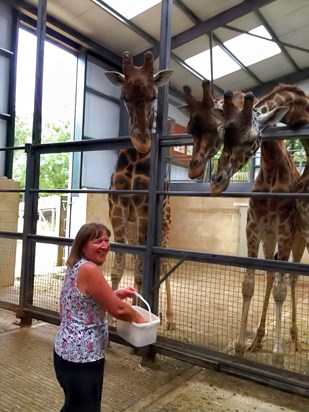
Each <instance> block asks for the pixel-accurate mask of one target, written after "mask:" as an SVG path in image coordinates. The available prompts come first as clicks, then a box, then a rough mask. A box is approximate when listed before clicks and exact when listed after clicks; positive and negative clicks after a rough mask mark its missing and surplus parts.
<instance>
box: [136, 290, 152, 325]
mask: <svg viewBox="0 0 309 412" xmlns="http://www.w3.org/2000/svg"><path fill="white" fill-rule="evenodd" d="M134 294H135V296H136V297H137V298H139V299H140V300H141V301H143V302H144V303H145V305H146V306H147V309H148V311H149V322H151V309H150V306H149V303H148V302H147V300H145V299H144V298H143V296H142V295H140V294H139V293H137V292H135V293H134Z"/></svg>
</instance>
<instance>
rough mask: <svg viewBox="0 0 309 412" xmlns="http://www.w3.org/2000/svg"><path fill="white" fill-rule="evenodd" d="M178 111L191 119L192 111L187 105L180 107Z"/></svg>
mask: <svg viewBox="0 0 309 412" xmlns="http://www.w3.org/2000/svg"><path fill="white" fill-rule="evenodd" d="M177 109H178V110H180V111H181V113H183V114H184V115H186V116H188V117H190V115H191V110H190V107H189V106H188V105H187V104H183V105H181V106H178V107H177Z"/></svg>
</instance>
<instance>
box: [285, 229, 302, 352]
mask: <svg viewBox="0 0 309 412" xmlns="http://www.w3.org/2000/svg"><path fill="white" fill-rule="evenodd" d="M305 248H306V240H305V238H304V237H303V234H302V233H301V232H299V231H297V232H296V233H295V237H294V239H293V244H292V255H293V262H300V261H301V258H302V256H303V253H304V250H305ZM289 279H290V287H291V305H292V319H291V327H290V335H291V339H292V342H294V345H295V352H301V345H300V342H299V339H298V329H297V322H296V321H297V307H296V285H297V279H298V276H297V275H296V274H291V275H290V276H289Z"/></svg>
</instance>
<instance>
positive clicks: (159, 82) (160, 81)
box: [153, 69, 174, 87]
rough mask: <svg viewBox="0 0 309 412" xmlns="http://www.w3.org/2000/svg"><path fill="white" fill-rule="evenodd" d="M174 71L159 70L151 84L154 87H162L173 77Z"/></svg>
mask: <svg viewBox="0 0 309 412" xmlns="http://www.w3.org/2000/svg"><path fill="white" fill-rule="evenodd" d="M173 74H174V70H172V69H166V70H160V71H159V72H158V73H156V74H154V75H153V82H154V84H155V86H157V87H161V86H164V85H165V84H166V83H167V82H168V81H169V79H170V78H171V77H172V76H173Z"/></svg>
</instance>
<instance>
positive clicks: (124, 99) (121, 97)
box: [120, 96, 129, 103]
mask: <svg viewBox="0 0 309 412" xmlns="http://www.w3.org/2000/svg"><path fill="white" fill-rule="evenodd" d="M120 99H121V100H123V101H124V102H125V103H129V99H127V98H126V97H124V96H120Z"/></svg>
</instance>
